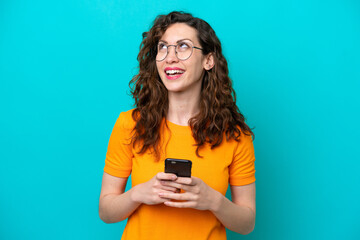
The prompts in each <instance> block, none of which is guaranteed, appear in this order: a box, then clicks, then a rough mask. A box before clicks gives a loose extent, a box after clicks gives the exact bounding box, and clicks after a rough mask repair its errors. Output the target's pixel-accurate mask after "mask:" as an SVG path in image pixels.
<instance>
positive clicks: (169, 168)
mask: <svg viewBox="0 0 360 240" xmlns="http://www.w3.org/2000/svg"><path fill="white" fill-rule="evenodd" d="M191 166H192V162H191V161H190V160H186V159H176V158H167V159H165V173H174V174H175V175H176V176H178V177H191Z"/></svg>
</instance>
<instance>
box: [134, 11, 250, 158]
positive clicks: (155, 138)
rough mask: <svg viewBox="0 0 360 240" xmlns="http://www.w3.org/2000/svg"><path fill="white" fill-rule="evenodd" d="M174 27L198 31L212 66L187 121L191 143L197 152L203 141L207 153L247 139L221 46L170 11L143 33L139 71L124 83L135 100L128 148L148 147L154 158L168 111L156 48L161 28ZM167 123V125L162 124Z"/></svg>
mask: <svg viewBox="0 0 360 240" xmlns="http://www.w3.org/2000/svg"><path fill="white" fill-rule="evenodd" d="M174 23H185V24H187V25H188V26H190V27H193V28H194V29H196V30H197V37H198V40H199V42H200V45H201V48H202V49H203V51H202V52H203V55H207V54H209V53H212V54H213V56H214V62H215V65H214V67H213V68H212V69H211V70H208V71H205V73H204V75H203V79H202V86H201V95H200V111H199V113H198V114H197V115H196V116H194V117H192V118H191V119H190V120H189V126H190V127H191V130H192V135H193V137H194V139H195V141H196V146H197V148H196V154H197V156H198V157H201V156H200V154H199V149H200V148H201V147H202V146H203V145H204V144H205V143H208V144H210V145H211V149H213V148H215V147H217V146H219V145H220V144H221V142H222V141H223V139H224V137H225V138H226V140H230V139H234V140H236V141H240V135H241V134H242V133H243V134H245V135H250V134H251V135H252V137H254V133H253V132H252V131H251V129H250V128H249V126H248V125H247V124H246V123H245V118H244V116H243V114H242V113H241V112H240V111H239V109H238V107H237V106H236V94H235V91H234V89H233V88H232V82H231V79H230V77H229V70H228V66H227V61H226V59H225V57H224V56H223V54H222V49H221V43H220V40H219V39H218V37H217V36H216V34H215V32H214V30H213V29H212V28H211V26H210V25H209V24H208V23H207V22H205V21H204V20H202V19H200V18H196V17H193V16H192V15H191V14H189V13H184V12H176V11H174V12H171V13H169V14H168V15H159V16H157V17H156V19H155V21H154V24H153V26H152V27H151V29H150V30H149V31H148V32H144V33H143V40H142V42H141V45H140V52H139V54H138V57H137V60H138V61H139V73H138V74H137V75H135V76H134V77H133V78H132V79H131V81H130V83H129V85H130V87H131V94H132V96H133V98H134V100H135V109H134V111H133V113H132V117H133V119H134V121H135V122H136V124H135V127H134V129H133V131H134V136H133V138H132V141H133V144H137V143H141V145H140V146H141V148H140V150H139V153H140V154H141V153H144V152H146V151H147V150H148V149H149V150H154V151H153V152H154V153H155V154H156V155H158V153H159V148H158V147H159V144H160V128H161V125H162V123H163V120H164V119H166V115H167V112H168V107H169V106H168V92H167V89H166V87H165V86H164V84H163V83H162V81H161V79H160V76H159V74H158V71H157V68H156V60H155V58H156V54H157V44H158V41H159V40H160V38H161V37H162V35H163V34H164V33H165V31H166V29H167V28H168V27H169V26H170V25H172V24H174ZM165 125H166V122H165Z"/></svg>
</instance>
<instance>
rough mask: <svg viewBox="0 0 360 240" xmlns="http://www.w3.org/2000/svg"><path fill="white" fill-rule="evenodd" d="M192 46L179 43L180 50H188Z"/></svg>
mask: <svg viewBox="0 0 360 240" xmlns="http://www.w3.org/2000/svg"><path fill="white" fill-rule="evenodd" d="M189 47H190V46H189V44H187V43H184V42H182V43H179V48H180V49H188V48H189Z"/></svg>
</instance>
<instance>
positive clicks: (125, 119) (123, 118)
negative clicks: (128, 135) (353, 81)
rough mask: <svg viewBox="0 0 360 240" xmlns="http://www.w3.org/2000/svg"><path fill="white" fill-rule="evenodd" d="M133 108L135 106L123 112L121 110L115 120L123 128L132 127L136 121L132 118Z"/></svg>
mask: <svg viewBox="0 0 360 240" xmlns="http://www.w3.org/2000/svg"><path fill="white" fill-rule="evenodd" d="M134 110H135V108H133V109H130V110H128V111H125V112H121V113H120V115H119V118H118V120H117V122H118V123H119V124H121V126H122V127H124V128H131V129H132V128H134V125H135V123H136V122H135V120H134V119H133V112H134Z"/></svg>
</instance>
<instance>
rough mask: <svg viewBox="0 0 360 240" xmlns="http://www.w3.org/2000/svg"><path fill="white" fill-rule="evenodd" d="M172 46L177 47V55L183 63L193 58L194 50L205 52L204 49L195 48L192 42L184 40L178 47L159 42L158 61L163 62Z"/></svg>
mask: <svg viewBox="0 0 360 240" xmlns="http://www.w3.org/2000/svg"><path fill="white" fill-rule="evenodd" d="M171 46H173V47H175V55H176V57H177V58H178V59H179V60H181V61H184V60H186V59H188V58H189V57H191V54H192V52H193V49H194V48H196V49H199V50H203V49H202V48H199V47H194V44H193V43H192V42H191V41H190V40H182V41H180V42H178V43H177V44H176V45H166V43H164V42H159V43H158V46H157V54H156V61H158V62H161V61H163V60H164V59H165V58H166V56H167V55H168V53H169V47H171Z"/></svg>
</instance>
